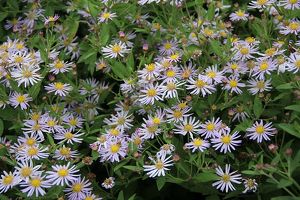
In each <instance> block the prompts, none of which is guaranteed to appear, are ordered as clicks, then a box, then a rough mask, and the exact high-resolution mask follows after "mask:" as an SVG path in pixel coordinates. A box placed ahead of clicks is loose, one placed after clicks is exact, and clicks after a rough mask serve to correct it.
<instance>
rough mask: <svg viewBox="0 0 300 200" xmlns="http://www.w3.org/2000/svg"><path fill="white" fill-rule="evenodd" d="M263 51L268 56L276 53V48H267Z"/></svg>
mask: <svg viewBox="0 0 300 200" xmlns="http://www.w3.org/2000/svg"><path fill="white" fill-rule="evenodd" d="M265 53H266V54H267V55H268V56H273V55H274V54H275V53H276V49H275V48H269V49H267V50H266V51H265Z"/></svg>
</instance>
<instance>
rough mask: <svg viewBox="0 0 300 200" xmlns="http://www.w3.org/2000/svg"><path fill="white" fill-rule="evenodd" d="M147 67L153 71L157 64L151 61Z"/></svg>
mask: <svg viewBox="0 0 300 200" xmlns="http://www.w3.org/2000/svg"><path fill="white" fill-rule="evenodd" d="M146 69H147V71H148V72H153V71H154V70H155V64H154V63H150V64H149V65H146Z"/></svg>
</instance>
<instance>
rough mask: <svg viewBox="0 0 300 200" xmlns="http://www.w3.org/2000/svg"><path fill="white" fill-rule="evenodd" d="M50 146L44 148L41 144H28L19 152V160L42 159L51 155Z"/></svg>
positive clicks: (17, 157)
mask: <svg viewBox="0 0 300 200" xmlns="http://www.w3.org/2000/svg"><path fill="white" fill-rule="evenodd" d="M47 151H48V147H45V148H43V147H42V146H41V145H39V144H36V145H32V146H26V147H25V148H23V149H22V150H21V151H20V152H19V154H17V156H16V159H17V160H42V159H45V158H47V157H48V156H49V153H48V152H47Z"/></svg>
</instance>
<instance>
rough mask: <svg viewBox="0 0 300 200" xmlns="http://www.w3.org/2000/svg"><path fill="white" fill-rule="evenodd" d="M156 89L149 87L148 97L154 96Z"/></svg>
mask: <svg viewBox="0 0 300 200" xmlns="http://www.w3.org/2000/svg"><path fill="white" fill-rule="evenodd" d="M156 93H157V92H156V89H154V88H151V89H149V90H148V91H147V96H148V97H154V96H155V95H156Z"/></svg>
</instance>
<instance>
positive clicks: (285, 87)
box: [276, 83, 294, 90]
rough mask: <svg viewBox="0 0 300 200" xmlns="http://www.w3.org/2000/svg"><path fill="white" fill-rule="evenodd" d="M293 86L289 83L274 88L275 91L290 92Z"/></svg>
mask: <svg viewBox="0 0 300 200" xmlns="http://www.w3.org/2000/svg"><path fill="white" fill-rule="evenodd" d="M293 88H294V87H293V85H292V84H291V83H284V84H281V85H278V86H277V87H276V89H277V90H290V89H293Z"/></svg>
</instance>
